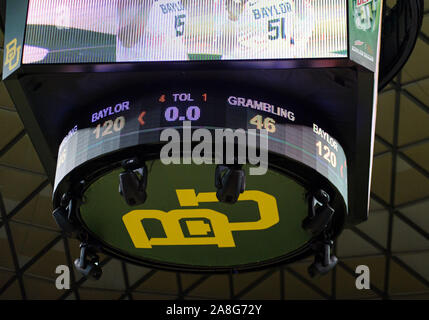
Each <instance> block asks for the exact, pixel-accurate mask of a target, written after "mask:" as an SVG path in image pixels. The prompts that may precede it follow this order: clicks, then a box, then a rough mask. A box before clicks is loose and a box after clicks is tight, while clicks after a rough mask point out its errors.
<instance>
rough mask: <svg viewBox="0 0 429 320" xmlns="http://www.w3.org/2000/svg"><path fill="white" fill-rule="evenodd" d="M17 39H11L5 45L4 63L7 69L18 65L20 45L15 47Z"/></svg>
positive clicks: (10, 69)
mask: <svg viewBox="0 0 429 320" xmlns="http://www.w3.org/2000/svg"><path fill="white" fill-rule="evenodd" d="M17 45H18V41H17V40H16V38H15V39H13V40H12V41H11V42H9V43H8V44H7V45H6V55H5V60H4V65H5V66H8V68H9V71H12V70H13V69H15V68H16V67H17V66H18V63H19V59H20V57H21V46H19V47H17Z"/></svg>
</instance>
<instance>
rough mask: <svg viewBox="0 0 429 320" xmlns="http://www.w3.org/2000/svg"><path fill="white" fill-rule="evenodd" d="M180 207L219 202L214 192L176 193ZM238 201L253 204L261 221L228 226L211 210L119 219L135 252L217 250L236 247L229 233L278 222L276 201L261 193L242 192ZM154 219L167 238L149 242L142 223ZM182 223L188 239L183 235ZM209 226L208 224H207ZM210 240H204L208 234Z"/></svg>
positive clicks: (157, 212)
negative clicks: (189, 247)
mask: <svg viewBox="0 0 429 320" xmlns="http://www.w3.org/2000/svg"><path fill="white" fill-rule="evenodd" d="M176 194H177V198H178V199H179V203H180V206H181V207H198V206H199V204H200V203H204V202H219V201H218V199H217V198H216V193H215V192H202V193H199V194H198V195H197V194H196V193H195V190H193V189H185V190H176ZM238 201H255V202H256V203H257V204H258V209H259V215H260V219H259V220H257V221H252V222H233V223H230V222H229V220H228V217H227V216H226V215H225V214H223V213H221V212H217V211H214V210H211V209H178V210H172V211H169V212H164V211H160V210H135V211H131V212H130V213H127V214H126V215H124V216H123V217H122V221H123V222H124V224H125V227H126V228H127V231H128V233H129V234H130V237H131V240H132V241H133V243H134V246H135V247H136V248H152V246H174V245H217V246H218V247H219V248H227V247H235V246H236V245H235V241H234V237H233V235H232V231H249V230H265V229H269V228H271V227H272V226H274V225H276V224H277V223H278V222H279V212H278V208H277V201H276V199H275V198H274V197H273V196H271V195H269V194H267V193H265V192H261V191H245V192H244V193H242V194H241V195H240V197H239V198H238ZM145 219H151V220H153V219H155V220H157V221H159V222H160V223H161V224H162V227H163V229H164V232H165V235H166V237H163V238H151V239H149V237H148V235H147V233H146V230H145V228H144V227H143V223H142V222H143V221H144V220H145ZM181 222H184V223H185V225H186V227H187V229H188V232H189V236H186V235H185V234H184V232H183V228H182V225H183V224H181ZM207 222H209V223H207ZM210 232H211V233H212V234H213V235H212V236H209V237H208V236H207V235H209V233H210Z"/></svg>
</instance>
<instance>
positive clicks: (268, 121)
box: [250, 115, 276, 133]
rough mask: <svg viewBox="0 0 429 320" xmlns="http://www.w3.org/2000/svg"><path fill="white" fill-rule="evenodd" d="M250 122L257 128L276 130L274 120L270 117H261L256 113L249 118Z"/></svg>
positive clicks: (269, 130) (270, 131) (271, 131)
mask: <svg viewBox="0 0 429 320" xmlns="http://www.w3.org/2000/svg"><path fill="white" fill-rule="evenodd" d="M250 124H253V125H255V126H256V128H257V129H258V130H262V129H266V130H267V131H268V132H269V133H275V132H276V121H275V120H274V119H272V118H265V119H264V118H263V117H262V116H261V115H257V116H255V117H253V118H252V119H251V120H250Z"/></svg>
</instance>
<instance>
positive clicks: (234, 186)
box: [215, 165, 246, 204]
mask: <svg viewBox="0 0 429 320" xmlns="http://www.w3.org/2000/svg"><path fill="white" fill-rule="evenodd" d="M215 186H216V188H217V192H216V197H217V198H218V200H219V201H220V202H224V203H229V204H234V203H236V202H237V200H238V197H239V196H240V194H241V193H243V192H244V190H245V189H246V174H245V173H244V170H243V169H242V168H241V165H232V166H224V165H218V166H217V167H216V172H215Z"/></svg>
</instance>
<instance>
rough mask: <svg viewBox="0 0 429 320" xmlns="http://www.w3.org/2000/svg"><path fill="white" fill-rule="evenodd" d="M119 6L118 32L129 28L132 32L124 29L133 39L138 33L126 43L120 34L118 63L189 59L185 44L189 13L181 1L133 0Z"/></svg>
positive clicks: (117, 54)
mask: <svg viewBox="0 0 429 320" xmlns="http://www.w3.org/2000/svg"><path fill="white" fill-rule="evenodd" d="M120 9H121V10H120V12H118V16H119V30H118V32H121V29H122V30H124V28H125V30H126V28H127V27H128V29H131V31H122V32H125V33H127V32H128V34H130V35H128V37H130V38H135V37H136V36H135V35H134V33H137V39H136V41H134V42H132V41H131V43H126V42H124V41H123V39H121V38H120V37H119V36H118V40H117V49H116V60H117V61H118V62H120V61H174V60H178V61H180V60H187V58H188V57H187V50H186V47H185V45H184V43H183V38H184V33H185V26H186V20H187V12H186V9H185V7H184V6H183V4H182V1H180V0H179V1H177V0H153V1H148V0H138V1H136V0H134V1H131V2H130V1H129V2H127V4H126V8H120ZM129 25H132V26H133V27H132V28H130V27H129ZM135 26H137V28H136V27H135Z"/></svg>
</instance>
